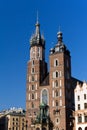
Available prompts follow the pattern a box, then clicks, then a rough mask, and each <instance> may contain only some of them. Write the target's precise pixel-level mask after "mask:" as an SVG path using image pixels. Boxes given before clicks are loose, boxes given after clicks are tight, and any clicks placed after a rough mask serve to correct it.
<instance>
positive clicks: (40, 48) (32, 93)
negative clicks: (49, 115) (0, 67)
mask: <svg viewBox="0 0 87 130" xmlns="http://www.w3.org/2000/svg"><path fill="white" fill-rule="evenodd" d="M35 27H36V30H35V34H34V35H33V36H31V39H30V60H29V61H28V68H27V90H26V115H27V119H29V128H30V127H31V124H32V120H34V119H35V117H36V114H37V113H38V110H39V105H40V87H39V86H40V84H41V83H42V81H43V80H44V78H45V77H46V75H47V63H46V62H45V39H44V37H43V35H41V33H40V24H39V22H38V20H37V22H36V25H35Z"/></svg>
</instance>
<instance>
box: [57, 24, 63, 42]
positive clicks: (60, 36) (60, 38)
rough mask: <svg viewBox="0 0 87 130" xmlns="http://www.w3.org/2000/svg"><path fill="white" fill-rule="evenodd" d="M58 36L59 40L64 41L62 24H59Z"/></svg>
mask: <svg viewBox="0 0 87 130" xmlns="http://www.w3.org/2000/svg"><path fill="white" fill-rule="evenodd" d="M57 38H58V41H59V42H62V32H61V26H59V31H58V33H57Z"/></svg>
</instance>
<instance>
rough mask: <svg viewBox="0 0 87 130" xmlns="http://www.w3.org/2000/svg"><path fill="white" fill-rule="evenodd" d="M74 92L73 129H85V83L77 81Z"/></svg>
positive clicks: (86, 112) (86, 97)
mask: <svg viewBox="0 0 87 130" xmlns="http://www.w3.org/2000/svg"><path fill="white" fill-rule="evenodd" d="M74 94H75V127H76V129H75V130H87V83H86V82H84V83H83V84H82V85H81V84H79V83H77V86H76V89H75V91H74Z"/></svg>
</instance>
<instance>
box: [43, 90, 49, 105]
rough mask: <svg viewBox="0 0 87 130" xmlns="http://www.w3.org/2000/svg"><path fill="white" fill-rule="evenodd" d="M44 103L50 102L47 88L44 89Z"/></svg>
mask: <svg viewBox="0 0 87 130" xmlns="http://www.w3.org/2000/svg"><path fill="white" fill-rule="evenodd" d="M42 103H44V104H48V92H47V90H46V89H44V90H42Z"/></svg>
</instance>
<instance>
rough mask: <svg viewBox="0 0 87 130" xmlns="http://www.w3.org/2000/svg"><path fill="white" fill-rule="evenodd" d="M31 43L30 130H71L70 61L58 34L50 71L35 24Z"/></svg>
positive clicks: (27, 107)
mask: <svg viewBox="0 0 87 130" xmlns="http://www.w3.org/2000/svg"><path fill="white" fill-rule="evenodd" d="M35 26H36V30H35V34H34V35H33V36H32V37H31V39H30V60H29V61H28V65H27V66H28V67H27V89H26V117H27V120H28V129H29V130H31V129H36V130H53V129H55V130H72V119H71V118H70V116H71V115H72V111H71V110H72V99H71V93H72V91H71V57H70V52H69V50H68V49H67V47H66V46H65V44H64V43H63V41H62V39H63V38H62V32H58V34H57V35H58V36H57V37H58V40H57V44H56V45H55V46H54V47H53V48H51V49H50V55H49V59H50V71H49V72H48V71H47V63H46V62H45V40H44V37H43V36H42V35H41V33H40V24H39V22H38V20H37V22H36V25H35Z"/></svg>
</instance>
